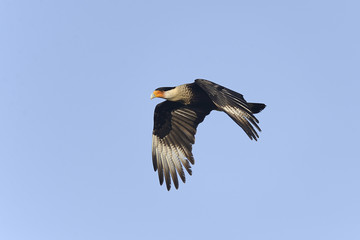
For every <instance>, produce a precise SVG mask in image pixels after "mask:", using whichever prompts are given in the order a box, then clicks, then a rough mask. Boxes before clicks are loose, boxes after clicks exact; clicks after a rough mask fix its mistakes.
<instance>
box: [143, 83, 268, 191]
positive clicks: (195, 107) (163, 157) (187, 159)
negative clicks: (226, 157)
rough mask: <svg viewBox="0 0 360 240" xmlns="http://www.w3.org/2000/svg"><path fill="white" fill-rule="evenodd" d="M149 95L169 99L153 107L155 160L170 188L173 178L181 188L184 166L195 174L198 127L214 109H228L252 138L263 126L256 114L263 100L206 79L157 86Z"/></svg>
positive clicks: (262, 106) (227, 111) (190, 172)
mask: <svg viewBox="0 0 360 240" xmlns="http://www.w3.org/2000/svg"><path fill="white" fill-rule="evenodd" d="M150 98H151V99H153V98H163V99H166V101H163V102H161V103H159V104H157V105H156V107H155V111H154V127H153V132H152V162H153V167H154V171H158V176H159V182H160V185H162V184H163V183H164V178H165V182H166V188H167V190H168V191H169V190H170V189H171V180H172V182H173V184H174V186H175V188H176V189H178V188H179V180H178V176H179V177H180V179H181V180H182V181H183V182H184V183H185V181H186V178H185V172H184V170H183V167H184V168H185V170H186V171H187V172H188V174H189V175H192V169H191V165H190V163H191V164H192V165H193V164H194V163H195V159H194V156H193V154H192V145H193V144H194V143H195V134H196V128H197V126H198V125H199V124H200V123H201V122H202V121H203V120H204V118H205V117H206V116H207V115H208V114H209V113H210V112H211V111H212V110H217V111H222V112H225V113H226V114H227V115H228V116H229V117H230V118H231V119H232V120H234V122H235V123H237V124H238V125H239V126H240V127H241V128H242V129H243V130H244V132H245V133H246V134H247V135H248V137H249V138H250V139H251V140H256V141H257V138H259V135H258V133H257V131H259V132H260V131H261V129H260V127H259V126H258V123H259V121H258V119H257V118H256V117H255V116H254V114H256V113H259V112H261V111H262V110H263V109H264V108H265V107H266V105H265V104H264V103H250V102H247V101H246V100H245V99H244V97H243V95H242V94H240V93H237V92H235V91H233V90H230V89H228V88H226V87H223V86H221V85H219V84H217V83H214V82H211V81H209V80H205V79H196V80H195V81H194V82H193V83H189V84H183V85H179V86H176V87H160V88H157V89H155V90H154V91H153V93H152V94H151V96H150Z"/></svg>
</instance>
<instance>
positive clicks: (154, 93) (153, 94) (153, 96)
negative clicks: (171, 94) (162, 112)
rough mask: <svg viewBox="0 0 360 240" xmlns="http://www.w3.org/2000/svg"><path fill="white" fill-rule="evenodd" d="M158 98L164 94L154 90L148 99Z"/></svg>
mask: <svg viewBox="0 0 360 240" xmlns="http://www.w3.org/2000/svg"><path fill="white" fill-rule="evenodd" d="M158 97H164V92H163V91H159V90H155V91H154V92H153V93H152V94H151V96H150V99H153V98H158Z"/></svg>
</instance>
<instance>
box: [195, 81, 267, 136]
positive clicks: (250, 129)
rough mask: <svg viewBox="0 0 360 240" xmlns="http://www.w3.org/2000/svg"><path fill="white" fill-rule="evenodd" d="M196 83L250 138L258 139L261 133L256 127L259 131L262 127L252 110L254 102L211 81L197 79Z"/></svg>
mask: <svg viewBox="0 0 360 240" xmlns="http://www.w3.org/2000/svg"><path fill="white" fill-rule="evenodd" d="M195 83H196V84H197V85H198V86H200V87H201V88H202V89H203V90H204V91H205V92H206V93H207V94H208V96H209V97H210V99H211V100H212V101H213V103H214V104H215V105H216V106H217V107H218V108H219V110H221V111H224V112H225V113H226V114H227V115H229V117H231V119H233V120H234V121H235V122H236V123H237V124H238V125H239V126H240V127H241V128H242V129H243V130H244V131H245V133H246V134H247V135H248V136H249V138H250V139H255V140H257V138H258V137H259V135H258V133H257V132H256V130H255V128H256V129H257V130H258V131H261V129H260V127H259V126H258V123H259V121H258V120H257V119H256V117H255V116H254V114H253V112H252V111H251V104H252V103H248V102H246V101H245V99H244V97H243V95H242V94H240V93H237V92H234V91H232V90H230V89H228V88H226V87H223V86H221V85H219V84H216V83H213V82H211V81H208V80H205V79H196V80H195ZM260 105H263V107H262V108H264V107H265V104H260ZM261 110H262V109H261ZM261 110H260V111H261ZM257 112H259V111H257ZM254 113H255V111H254ZM254 127H255V128H254Z"/></svg>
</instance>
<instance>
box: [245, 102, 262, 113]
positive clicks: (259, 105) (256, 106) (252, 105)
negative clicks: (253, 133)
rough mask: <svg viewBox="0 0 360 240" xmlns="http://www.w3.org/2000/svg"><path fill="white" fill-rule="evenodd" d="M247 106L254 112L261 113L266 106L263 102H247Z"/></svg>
mask: <svg viewBox="0 0 360 240" xmlns="http://www.w3.org/2000/svg"><path fill="white" fill-rule="evenodd" d="M247 106H248V107H249V109H250V110H251V112H252V113H259V112H261V111H262V110H263V109H264V108H265V107H266V105H265V104H263V103H247Z"/></svg>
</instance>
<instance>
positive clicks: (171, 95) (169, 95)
mask: <svg viewBox="0 0 360 240" xmlns="http://www.w3.org/2000/svg"><path fill="white" fill-rule="evenodd" d="M164 98H165V99H167V100H169V101H173V102H176V101H180V100H182V98H181V94H180V92H179V88H178V87H175V88H173V89H171V90H168V91H166V92H164Z"/></svg>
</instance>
